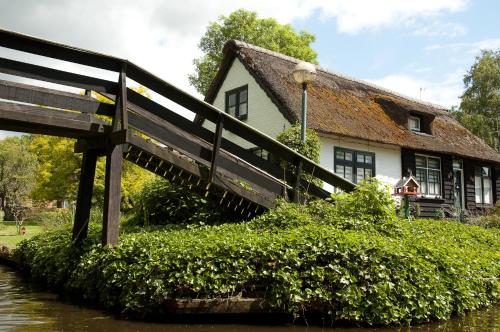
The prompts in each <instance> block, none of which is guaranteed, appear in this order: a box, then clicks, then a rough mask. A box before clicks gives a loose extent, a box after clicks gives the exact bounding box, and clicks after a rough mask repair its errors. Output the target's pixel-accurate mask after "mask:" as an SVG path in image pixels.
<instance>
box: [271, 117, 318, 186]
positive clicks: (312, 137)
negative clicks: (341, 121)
mask: <svg viewBox="0 0 500 332" xmlns="http://www.w3.org/2000/svg"><path fill="white" fill-rule="evenodd" d="M300 130H301V129H300V123H295V124H294V125H292V126H291V127H290V128H288V129H286V130H284V131H283V132H281V133H279V134H278V136H276V140H278V141H279V142H281V143H283V144H284V145H286V146H288V147H289V148H291V149H292V150H295V151H297V152H298V153H300V154H302V155H304V156H306V157H307V158H309V159H311V160H312V161H314V162H315V163H319V157H320V152H321V141H320V140H319V136H318V134H317V133H316V132H315V131H314V130H312V129H307V130H306V142H305V144H304V143H303V142H302V141H301V139H300ZM284 167H285V169H287V168H289V169H291V170H292V171H293V172H294V173H295V165H284ZM304 179H306V180H307V181H309V182H312V183H314V184H315V185H316V186H318V187H321V186H322V185H323V182H322V181H321V180H319V179H317V178H315V177H313V176H311V175H308V174H306V175H305V176H304Z"/></svg>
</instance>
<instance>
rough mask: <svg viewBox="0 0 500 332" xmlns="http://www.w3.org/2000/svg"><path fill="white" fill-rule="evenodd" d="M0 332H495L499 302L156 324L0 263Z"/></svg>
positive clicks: (499, 322) (499, 316)
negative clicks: (69, 297) (42, 287)
mask: <svg viewBox="0 0 500 332" xmlns="http://www.w3.org/2000/svg"><path fill="white" fill-rule="evenodd" d="M0 331H95V332H100V331H118V332H132V331H134V332H135V331H148V332H149V331H151V332H153V331H174V332H187V331H195V332H202V331H210V332H239V331H256V332H319V331H331V332H372V331H378V332H395V331H422V332H424V331H426V332H427V331H428V332H431V331H432V332H435V331H440V332H443V331H446V332H455V331H470V332H475V331H477V332H482V331H485V332H500V306H497V307H494V308H491V309H489V310H483V311H477V312H473V313H469V314H467V315H466V316H463V317H457V318H453V319H451V320H449V321H446V322H436V323H431V324H425V325H421V326H416V327H411V328H378V329H370V328H364V329H360V328H330V327H324V328H322V327H306V326H263V325H235V324H160V323H142V322H135V321H127V320H120V319H116V318H113V317H112V316H109V315H107V314H105V313H103V312H101V311H97V310H91V309H87V308H83V307H80V306H77V305H72V304H69V303H65V302H63V301H60V300H59V299H58V297H57V296H56V295H54V294H50V293H44V292H39V291H36V290H34V289H32V288H30V287H28V286H27V285H25V284H24V283H23V280H22V278H21V277H20V276H19V275H18V274H16V273H15V272H14V271H13V270H11V269H9V268H7V267H4V266H1V265H0Z"/></svg>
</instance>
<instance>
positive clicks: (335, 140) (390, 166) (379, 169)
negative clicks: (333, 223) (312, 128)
mask: <svg viewBox="0 0 500 332" xmlns="http://www.w3.org/2000/svg"><path fill="white" fill-rule="evenodd" d="M320 139H321V155H320V159H321V160H320V163H321V165H322V166H323V167H325V168H328V169H329V170H331V171H333V170H334V155H333V151H334V147H336V146H337V147H342V148H347V149H354V150H360V151H367V152H372V153H375V177H376V178H378V179H380V180H381V181H383V182H384V183H386V184H388V185H390V186H391V188H392V187H393V186H394V185H395V184H396V182H398V180H399V179H400V178H401V148H400V147H399V146H393V145H388V144H378V143H373V142H369V141H364V140H358V139H354V138H348V137H340V136H328V137H325V136H321V137H320ZM325 189H326V190H329V191H332V189H333V188H332V187H331V186H325Z"/></svg>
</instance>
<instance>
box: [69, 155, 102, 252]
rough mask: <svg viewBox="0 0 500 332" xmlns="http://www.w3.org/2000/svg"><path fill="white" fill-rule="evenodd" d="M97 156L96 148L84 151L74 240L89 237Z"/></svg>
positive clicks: (79, 240)
mask: <svg viewBox="0 0 500 332" xmlns="http://www.w3.org/2000/svg"><path fill="white" fill-rule="evenodd" d="M97 156H98V153H97V151H95V150H88V151H86V152H84V153H83V159H82V168H81V173H80V182H79V184H78V196H77V199H76V211H75V221H74V224H73V241H74V242H81V241H83V240H84V239H85V238H87V232H88V224H89V218H90V209H91V207H92V193H93V192H94V177H95V169H96V164H97Z"/></svg>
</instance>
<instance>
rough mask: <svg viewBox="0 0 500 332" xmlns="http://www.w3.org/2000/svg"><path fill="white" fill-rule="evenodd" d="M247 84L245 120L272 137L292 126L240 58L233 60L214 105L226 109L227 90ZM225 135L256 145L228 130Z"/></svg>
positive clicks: (208, 124)
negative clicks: (246, 112) (246, 113)
mask: <svg viewBox="0 0 500 332" xmlns="http://www.w3.org/2000/svg"><path fill="white" fill-rule="evenodd" d="M246 84H248V118H247V119H246V120H244V122H245V123H246V124H248V125H250V126H252V127H254V128H256V129H258V130H260V131H262V132H263V133H265V134H267V135H269V136H271V137H272V138H276V135H278V134H279V133H280V132H282V131H283V129H285V128H288V127H290V123H289V122H288V120H287V119H285V117H284V116H283V115H282V114H281V112H280V111H279V110H278V107H277V106H276V105H275V104H274V103H273V102H272V101H271V99H270V98H269V97H268V96H267V94H266V93H265V92H264V90H263V89H262V88H261V87H260V86H259V84H258V83H257V81H255V79H254V78H253V77H252V75H250V73H249V72H248V71H247V70H246V68H245V67H244V66H243V64H242V63H241V61H240V60H239V59H237V58H236V59H235V60H234V61H233V64H232V65H231V68H230V69H229V71H228V73H227V75H226V79H225V80H224V82H223V83H222V86H221V87H220V89H219V92H218V93H217V96H216V98H215V100H214V103H213V105H214V106H215V107H217V108H218V109H220V110H222V111H224V110H225V105H224V104H225V99H226V97H225V94H226V91H230V90H233V89H236V88H239V87H240V86H243V85H246ZM203 126H204V127H205V128H208V129H210V130H212V131H214V130H215V125H214V124H213V123H211V122H209V121H208V120H206V121H205V122H204V125H203ZM223 136H224V137H225V138H227V139H229V140H231V141H233V142H235V143H236V144H239V145H241V146H243V147H245V148H251V147H253V146H254V145H253V144H251V143H249V142H247V141H245V140H243V139H241V138H239V137H238V136H236V135H234V134H232V133H230V132H228V131H225V132H224V135H223Z"/></svg>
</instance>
